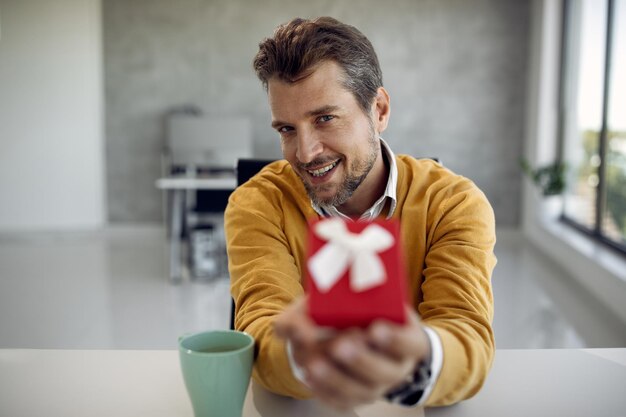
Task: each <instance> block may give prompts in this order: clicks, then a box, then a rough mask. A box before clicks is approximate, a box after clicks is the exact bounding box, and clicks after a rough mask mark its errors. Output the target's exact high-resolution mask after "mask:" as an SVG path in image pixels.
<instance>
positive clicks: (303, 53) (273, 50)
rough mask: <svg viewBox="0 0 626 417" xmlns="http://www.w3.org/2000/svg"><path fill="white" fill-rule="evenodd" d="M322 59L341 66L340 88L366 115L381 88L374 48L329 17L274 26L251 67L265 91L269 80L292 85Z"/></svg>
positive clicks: (297, 19)
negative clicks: (274, 79) (348, 92)
mask: <svg viewBox="0 0 626 417" xmlns="http://www.w3.org/2000/svg"><path fill="white" fill-rule="evenodd" d="M324 60H332V61H335V62H336V63H337V64H339V66H341V68H342V69H343V71H344V73H345V79H344V80H342V83H343V85H344V87H345V88H346V89H347V90H348V91H350V92H351V93H352V94H353V95H354V97H355V98H356V100H357V102H358V103H359V105H360V106H361V108H362V109H363V111H365V113H366V114H368V113H369V111H370V106H371V104H372V101H373V100H374V97H376V92H377V90H378V87H382V85H383V75H382V72H381V70H380V65H379V63H378V57H377V56H376V52H375V51H374V47H373V46H372V44H371V43H370V41H369V40H368V39H367V38H366V37H365V35H363V34H362V33H361V32H360V31H359V30H358V29H357V28H355V27H354V26H350V25H346V24H345V23H341V22H339V21H338V20H336V19H333V18H332V17H319V18H317V19H313V20H306V19H301V18H296V19H293V20H291V21H290V22H287V23H285V24H282V25H280V26H278V27H277V28H276V30H275V31H274V36H273V37H271V38H266V39H263V41H261V43H260V44H259V52H257V54H256V56H255V57H254V62H253V66H254V70H255V71H256V74H257V76H258V77H259V79H260V80H261V82H262V83H263V87H265V89H266V90H267V84H268V81H269V80H270V78H272V77H274V76H277V77H279V78H280V79H281V80H283V81H287V82H293V81H294V80H296V79H297V77H298V76H299V75H301V74H302V73H303V72H305V71H306V70H308V69H311V68H312V67H314V66H315V65H317V64H318V63H320V62H322V61H324Z"/></svg>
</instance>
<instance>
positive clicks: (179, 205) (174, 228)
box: [169, 189, 185, 282]
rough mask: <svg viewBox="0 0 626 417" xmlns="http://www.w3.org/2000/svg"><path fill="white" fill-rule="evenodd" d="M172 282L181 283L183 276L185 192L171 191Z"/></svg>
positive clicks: (179, 190) (180, 190)
mask: <svg viewBox="0 0 626 417" xmlns="http://www.w3.org/2000/svg"><path fill="white" fill-rule="evenodd" d="M169 195H170V210H169V217H170V218H169V223H170V236H169V238H170V280H171V281H174V282H176V281H180V280H181V279H182V274H181V248H180V238H181V236H180V235H181V232H182V223H183V211H184V209H185V208H184V204H185V190H182V189H174V190H170V192H169Z"/></svg>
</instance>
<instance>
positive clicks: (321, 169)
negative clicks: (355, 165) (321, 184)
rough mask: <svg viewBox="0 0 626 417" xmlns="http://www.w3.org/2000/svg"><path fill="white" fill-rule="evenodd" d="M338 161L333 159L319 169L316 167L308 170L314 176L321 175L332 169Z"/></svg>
mask: <svg viewBox="0 0 626 417" xmlns="http://www.w3.org/2000/svg"><path fill="white" fill-rule="evenodd" d="M338 163H339V161H338V160H337V161H335V162H333V163H332V164H330V165H327V166H325V167H323V168H320V169H316V170H314V171H309V174H311V175H313V176H314V177H321V176H322V175H324V174H325V173H327V172H328V171H330V170H331V169H333V168H334V167H336V166H337V164H338Z"/></svg>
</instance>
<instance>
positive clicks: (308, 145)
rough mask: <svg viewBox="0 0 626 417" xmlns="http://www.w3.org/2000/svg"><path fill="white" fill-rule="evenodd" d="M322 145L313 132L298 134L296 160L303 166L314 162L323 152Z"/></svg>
mask: <svg viewBox="0 0 626 417" xmlns="http://www.w3.org/2000/svg"><path fill="white" fill-rule="evenodd" d="M323 148H324V147H323V146H322V143H321V142H320V140H319V138H318V137H317V135H316V134H315V133H314V132H300V134H299V135H298V150H297V151H296V158H298V161H300V162H301V163H303V164H308V163H309V162H311V161H313V160H315V158H317V156H318V155H320V154H321V153H322V151H323Z"/></svg>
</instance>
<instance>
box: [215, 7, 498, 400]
mask: <svg viewBox="0 0 626 417" xmlns="http://www.w3.org/2000/svg"><path fill="white" fill-rule="evenodd" d="M254 69H255V71H256V73H257V76H258V77H259V79H260V80H261V82H262V83H263V85H264V87H265V88H266V90H267V93H268V99H269V105H270V108H271V112H272V122H271V124H272V127H273V128H274V129H275V130H276V131H277V132H278V134H279V135H280V140H281V147H282V151H283V155H284V158H285V160H283V161H277V162H275V163H272V164H270V165H269V166H267V167H266V168H265V169H263V170H262V171H261V172H260V173H259V174H258V175H256V176H255V177H253V178H252V179H251V180H250V181H249V182H247V183H246V184H244V185H243V186H240V187H239V188H238V189H237V190H236V191H235V192H234V193H233V194H232V196H231V198H230V200H229V205H228V208H227V210H226V214H225V225H226V237H227V246H228V255H229V270H230V274H231V290H232V294H233V297H234V299H235V302H236V323H235V325H236V327H237V328H238V329H240V330H244V331H246V332H248V333H250V334H251V335H253V336H254V337H255V339H256V341H257V344H258V356H257V360H256V364H255V369H254V372H253V377H254V378H255V380H256V381H257V382H258V383H260V384H261V385H263V386H264V387H266V388H267V389H269V390H271V391H274V392H277V393H279V394H283V395H288V396H292V397H296V398H307V397H310V396H316V397H317V398H319V399H321V400H322V401H325V402H327V403H329V404H331V405H333V406H335V407H337V408H341V409H345V408H350V407H354V406H357V405H360V404H364V403H368V402H372V401H375V400H377V399H381V398H386V399H387V400H389V401H392V402H396V403H400V404H403V405H407V406H413V405H445V404H451V403H454V402H457V401H460V400H463V399H465V398H469V397H470V396H472V395H474V394H475V393H476V392H477V391H478V390H479V389H480V387H481V385H482V383H483V381H484V379H485V377H486V375H487V372H488V371H489V368H490V366H491V361H492V358H493V353H494V348H495V347H494V339H493V331H492V328H491V322H492V318H493V298H492V292H491V273H492V270H493V267H494V266H495V257H494V255H493V247H494V244H495V225H494V217H493V211H492V209H491V207H490V205H489V203H488V202H487V200H486V198H485V196H484V194H483V193H482V192H480V190H478V188H477V187H476V186H475V185H474V184H473V183H472V182H471V181H469V180H468V179H466V178H463V177H461V176H458V175H455V174H454V173H452V172H450V171H449V170H447V169H445V168H444V167H442V166H441V165H439V164H438V163H436V162H434V161H432V160H417V159H414V158H412V157H410V156H407V155H397V156H396V155H395V154H394V153H393V152H392V150H391V149H390V148H389V146H388V145H387V143H386V142H385V141H384V140H383V139H382V138H381V136H380V135H381V133H382V132H383V131H384V130H385V129H386V127H387V123H388V121H389V116H390V111H391V108H390V98H389V95H388V93H387V91H386V90H385V89H384V87H383V84H382V73H381V71H380V66H379V63H378V58H377V57H376V53H375V52H374V49H373V47H372V45H371V43H370V42H369V40H367V38H366V37H365V36H364V35H363V34H362V33H361V32H359V31H358V30H357V29H356V28H354V27H352V26H349V25H346V24H343V23H341V22H338V21H337V20H335V19H332V18H328V17H323V18H318V19H315V20H303V19H294V20H292V21H291V22H288V23H286V24H284V25H281V26H279V27H278V28H277V29H276V31H275V32H274V36H273V37H272V38H269V39H265V40H263V41H262V42H261V44H260V45H259V52H258V53H257V55H256V57H255V59H254ZM328 216H341V217H343V218H346V219H364V220H371V219H374V218H377V217H380V216H382V217H385V218H394V219H397V220H398V221H399V222H400V225H401V238H402V241H403V246H404V250H405V254H404V257H405V259H406V260H407V269H408V272H409V274H408V275H409V280H410V282H409V290H410V304H408V305H407V306H405V308H406V311H407V315H408V317H409V320H408V322H407V324H405V325H402V326H399V325H395V324H392V323H389V322H384V321H377V322H374V323H373V324H372V325H371V326H370V327H369V328H366V329H349V330H347V331H342V332H337V333H334V334H333V335H332V336H328V334H327V333H326V332H324V331H323V329H320V328H318V327H317V326H316V325H315V324H314V323H313V322H312V321H311V320H310V319H309V317H308V315H307V312H306V302H305V299H304V290H303V287H302V280H303V279H302V270H303V265H304V262H305V247H304V245H305V242H306V233H307V220H308V219H311V218H320V217H328ZM350 221H351V220H350Z"/></svg>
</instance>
